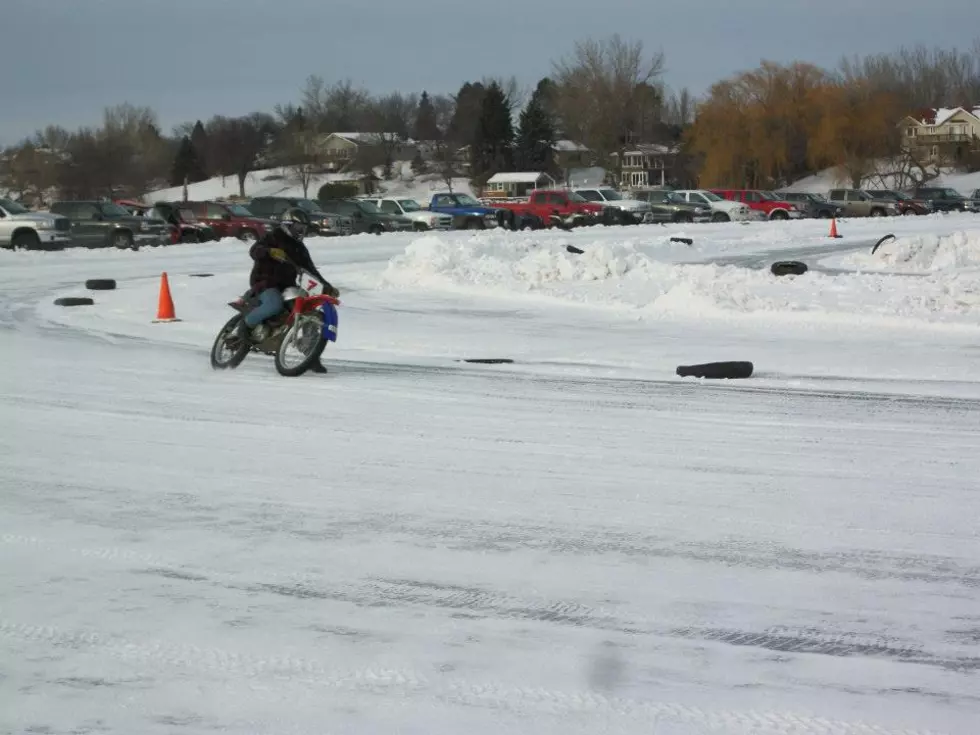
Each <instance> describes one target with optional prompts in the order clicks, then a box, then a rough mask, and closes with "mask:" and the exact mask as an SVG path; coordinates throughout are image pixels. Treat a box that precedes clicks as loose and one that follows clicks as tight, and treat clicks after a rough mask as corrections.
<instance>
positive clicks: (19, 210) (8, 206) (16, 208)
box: [0, 199, 30, 214]
mask: <svg viewBox="0 0 980 735" xmlns="http://www.w3.org/2000/svg"><path fill="white" fill-rule="evenodd" d="M0 207H3V208H4V209H5V210H7V211H8V212H10V213H11V214H27V213H28V212H29V211H30V210H29V209H27V207H22V206H21V205H20V204H18V203H17V202H14V201H11V200H10V199H0Z"/></svg>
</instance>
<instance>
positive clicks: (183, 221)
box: [153, 202, 219, 242]
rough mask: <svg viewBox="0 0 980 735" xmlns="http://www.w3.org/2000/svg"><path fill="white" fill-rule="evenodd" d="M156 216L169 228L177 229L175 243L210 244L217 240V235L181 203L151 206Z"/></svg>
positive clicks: (159, 203) (160, 203) (162, 203)
mask: <svg viewBox="0 0 980 735" xmlns="http://www.w3.org/2000/svg"><path fill="white" fill-rule="evenodd" d="M153 209H154V210H156V212H157V213H158V215H159V216H160V217H162V218H163V219H165V220H166V221H167V222H168V223H169V224H170V226H171V227H175V228H177V242H212V241H214V240H218V239H219V238H218V233H217V232H215V230H214V228H212V227H209V226H208V225H206V224H204V223H203V222H201V221H199V220H198V219H197V215H195V214H194V212H193V210H191V209H190V208H188V207H185V206H184V203H183V202H157V203H156V204H154V205H153Z"/></svg>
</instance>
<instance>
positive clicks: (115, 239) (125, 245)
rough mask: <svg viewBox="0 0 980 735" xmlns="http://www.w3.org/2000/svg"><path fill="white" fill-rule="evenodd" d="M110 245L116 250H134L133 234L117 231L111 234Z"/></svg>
mask: <svg viewBox="0 0 980 735" xmlns="http://www.w3.org/2000/svg"><path fill="white" fill-rule="evenodd" d="M112 245H113V247H115V248H117V249H118V250H136V249H137V248H136V243H135V242H134V241H133V236H132V235H130V234H129V233H128V232H117V233H116V234H114V235H113V236H112Z"/></svg>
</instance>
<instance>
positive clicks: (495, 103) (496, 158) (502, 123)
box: [472, 82, 514, 176]
mask: <svg viewBox="0 0 980 735" xmlns="http://www.w3.org/2000/svg"><path fill="white" fill-rule="evenodd" d="M472 166H473V172H474V173H475V174H476V175H477V176H481V175H485V174H493V173H496V172H497V171H509V170H511V169H513V166H514V124H513V122H512V121H511V118H510V106H509V105H508V104H507V97H506V95H504V91H503V90H502V89H501V88H500V85H498V84H497V83H496V82H493V83H491V84H490V86H489V87H487V89H486V93H485V94H484V95H483V101H482V104H481V106H480V117H479V119H478V121H477V126H476V134H475V135H474V138H473V150H472Z"/></svg>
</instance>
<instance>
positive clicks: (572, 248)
mask: <svg viewBox="0 0 980 735" xmlns="http://www.w3.org/2000/svg"><path fill="white" fill-rule="evenodd" d="M565 250H567V251H568V252H570V253H575V254H576V255H581V254H582V253H584V252H585V251H584V250H582V248H577V247H575V246H574V245H566V246H565Z"/></svg>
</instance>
